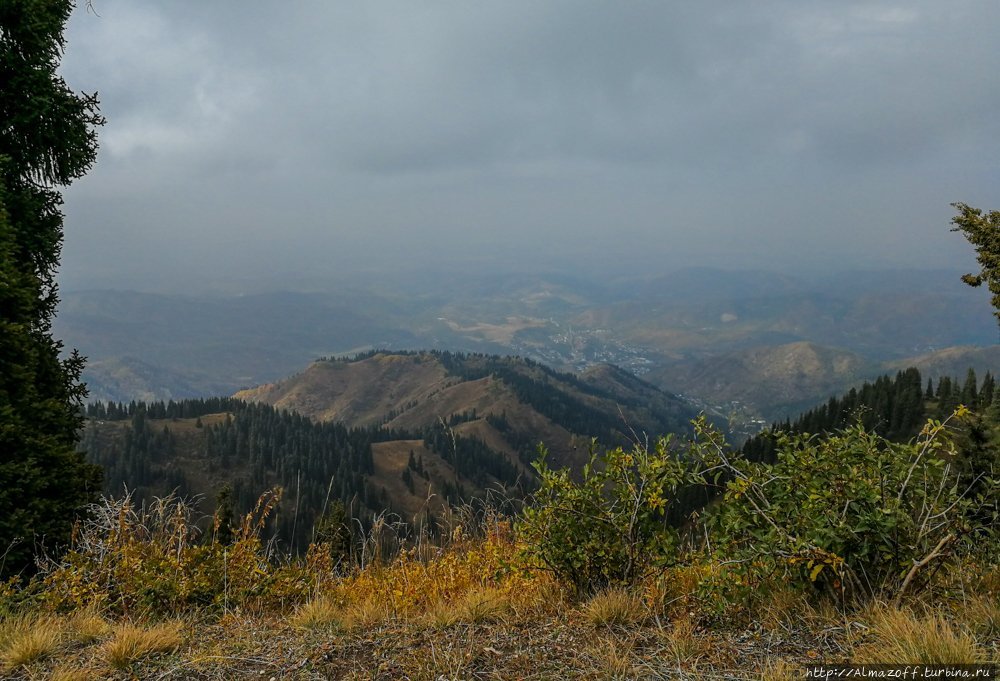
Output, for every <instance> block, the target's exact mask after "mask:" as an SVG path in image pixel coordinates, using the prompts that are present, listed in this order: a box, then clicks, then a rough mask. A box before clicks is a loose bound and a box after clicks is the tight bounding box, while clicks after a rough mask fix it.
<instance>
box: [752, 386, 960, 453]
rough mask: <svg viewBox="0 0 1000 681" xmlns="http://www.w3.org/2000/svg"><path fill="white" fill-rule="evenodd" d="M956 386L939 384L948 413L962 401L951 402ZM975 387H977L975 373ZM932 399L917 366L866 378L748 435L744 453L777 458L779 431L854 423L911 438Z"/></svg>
mask: <svg viewBox="0 0 1000 681" xmlns="http://www.w3.org/2000/svg"><path fill="white" fill-rule="evenodd" d="M951 385H952V381H951V379H950V378H947V377H945V378H942V379H941V382H939V384H938V395H937V398H938V399H939V400H941V401H942V402H945V401H947V402H948V406H949V407H950V408H948V410H947V413H946V414H944V415H943V416H947V415H948V414H950V413H951V412H952V411H954V407H957V406H958V403H957V402H955V404H954V405H951V395H952V388H951ZM928 389H929V388H928ZM942 389H944V390H945V391H946V396H945V398H942V397H941V390H942ZM971 390H972V391H973V392H975V378H974V375H973V377H972V385H971ZM956 397H957V396H956ZM927 399H928V398H927V397H926V396H925V393H924V388H923V382H922V379H921V377H920V372H919V371H918V370H917V369H914V368H910V369H906V370H905V371H900V372H899V373H897V374H896V376H895V377H891V376H882V377H880V378H878V379H877V380H876V381H875V382H874V383H868V382H866V383H865V384H864V385H863V386H861V388H852V389H851V390H850V391H849V392H848V393H847V394H846V395H843V396H842V397H839V398H837V397H831V398H830V399H829V401H827V403H826V404H823V405H821V406H819V407H816V408H815V409H811V410H809V411H807V412H806V413H804V414H802V415H801V416H799V417H798V418H797V419H796V420H795V421H792V422H786V423H785V424H774V425H772V426H771V428H770V430H769V431H766V432H764V433H762V434H760V435H757V436H755V437H752V438H750V439H749V440H747V442H746V443H745V444H744V445H743V454H744V456H746V457H747V458H749V459H751V460H754V461H770V462H773V461H774V460H775V452H776V449H777V448H776V444H775V435H776V434H777V433H779V432H787V433H813V434H820V433H832V432H834V431H837V430H840V429H842V428H846V427H847V426H850V425H853V424H855V423H860V424H861V425H862V426H864V427H865V428H866V429H867V430H870V431H872V432H873V433H876V434H878V435H880V436H882V437H885V438H887V439H889V440H893V441H903V440H908V439H910V438H912V437H915V436H916V435H917V433H919V432H920V429H921V427H922V426H923V423H924V420H925V416H926V414H927V404H926V401H927Z"/></svg>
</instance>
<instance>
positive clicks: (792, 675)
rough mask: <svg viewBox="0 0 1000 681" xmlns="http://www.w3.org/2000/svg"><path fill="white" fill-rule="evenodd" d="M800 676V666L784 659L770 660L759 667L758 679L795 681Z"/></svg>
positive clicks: (765, 680)
mask: <svg viewBox="0 0 1000 681" xmlns="http://www.w3.org/2000/svg"><path fill="white" fill-rule="evenodd" d="M802 676H803V674H802V668H801V667H798V666H796V665H793V664H791V663H790V662H787V661H785V660H770V661H768V662H767V663H766V664H765V665H764V668H763V669H761V672H760V681H797V680H798V679H801V678H802Z"/></svg>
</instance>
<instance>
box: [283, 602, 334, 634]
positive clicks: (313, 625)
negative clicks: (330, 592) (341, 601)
mask: <svg viewBox="0 0 1000 681" xmlns="http://www.w3.org/2000/svg"><path fill="white" fill-rule="evenodd" d="M289 623H290V624H291V625H292V626H293V627H296V628H298V629H307V630H311V631H315V630H319V629H337V628H340V627H342V626H343V624H344V612H343V609H342V608H341V607H340V606H338V605H337V604H336V603H334V602H333V601H331V600H330V599H329V598H325V597H323V596H320V597H319V598H315V599H313V600H311V601H309V602H308V603H305V604H304V605H302V606H301V607H299V609H298V610H296V611H295V614H294V615H292V617H291V619H290V620H289Z"/></svg>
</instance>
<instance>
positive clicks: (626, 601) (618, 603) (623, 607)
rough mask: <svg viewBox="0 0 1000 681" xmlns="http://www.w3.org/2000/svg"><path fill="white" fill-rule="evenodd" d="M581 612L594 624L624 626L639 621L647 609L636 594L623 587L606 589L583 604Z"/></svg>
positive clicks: (645, 614) (646, 612)
mask: <svg viewBox="0 0 1000 681" xmlns="http://www.w3.org/2000/svg"><path fill="white" fill-rule="evenodd" d="M583 614H584V615H585V616H586V618H587V620H588V621H589V622H590V623H591V624H593V625H595V626H615V625H621V626H626V625H630V624H637V623H639V622H641V621H642V620H643V619H645V618H646V616H647V615H648V610H647V608H646V606H645V605H644V604H643V602H642V598H641V596H639V595H638V594H635V593H632V592H631V591H627V590H625V589H607V590H605V591H602V592H600V593H599V594H597V595H595V596H594V597H593V598H591V599H590V600H589V601H587V602H586V603H585V604H584V606H583Z"/></svg>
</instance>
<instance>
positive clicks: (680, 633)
mask: <svg viewBox="0 0 1000 681" xmlns="http://www.w3.org/2000/svg"><path fill="white" fill-rule="evenodd" d="M665 639H666V640H665V641H664V644H665V652H664V655H665V657H666V658H667V659H669V660H671V661H672V662H673V664H674V665H676V666H677V667H692V666H694V665H696V664H697V663H698V661H699V660H701V659H702V658H703V657H705V655H706V654H707V653H708V652H709V645H708V643H707V642H706V641H705V640H704V639H703V638H702V637H700V636H699V635H698V632H697V627H696V626H695V622H694V620H693V619H691V618H690V617H682V618H681V619H678V620H677V621H675V622H673V623H672V626H671V628H670V629H669V630H668V631H667V633H666V637H665Z"/></svg>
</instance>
